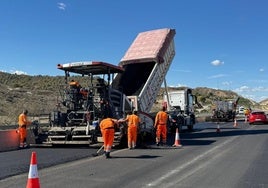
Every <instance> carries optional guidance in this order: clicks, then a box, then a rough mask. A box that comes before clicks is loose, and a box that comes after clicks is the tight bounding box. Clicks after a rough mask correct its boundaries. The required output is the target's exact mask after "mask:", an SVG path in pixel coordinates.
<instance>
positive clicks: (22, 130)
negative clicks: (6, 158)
mask: <svg viewBox="0 0 268 188" xmlns="http://www.w3.org/2000/svg"><path fill="white" fill-rule="evenodd" d="M18 124H19V136H20V148H25V147H27V143H26V137H27V129H26V128H27V125H30V124H31V121H28V120H27V115H26V114H25V113H21V114H20V115H19V122H18Z"/></svg>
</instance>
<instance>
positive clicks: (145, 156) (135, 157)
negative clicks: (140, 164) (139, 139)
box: [112, 155, 162, 159]
mask: <svg viewBox="0 0 268 188" xmlns="http://www.w3.org/2000/svg"><path fill="white" fill-rule="evenodd" d="M158 157H162V156H158V155H138V156H112V159H121V158H131V159H154V158H158Z"/></svg>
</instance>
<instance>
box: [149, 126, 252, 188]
mask: <svg viewBox="0 0 268 188" xmlns="http://www.w3.org/2000/svg"><path fill="white" fill-rule="evenodd" d="M253 127H255V126H252V127H249V128H248V129H252V128H253ZM248 129H246V130H248ZM238 137H239V135H237V136H233V137H232V138H231V139H228V140H226V141H224V142H222V143H221V144H219V145H217V146H215V147H213V148H211V149H210V150H208V151H206V152H205V153H203V154H200V155H198V156H196V157H195V158H194V159H193V160H190V161H188V162H187V163H185V164H183V165H182V166H179V167H178V168H175V169H174V170H172V171H170V172H169V173H167V174H165V175H164V176H162V177H159V178H158V179H157V180H155V181H153V182H151V183H148V184H147V185H146V186H145V187H154V186H159V185H161V184H162V183H163V184H164V185H165V187H174V186H175V185H177V184H178V183H179V182H180V181H182V180H183V179H185V178H187V177H189V176H190V175H192V174H194V173H195V172H196V171H198V170H200V169H201V168H203V167H204V166H206V165H207V164H209V163H210V161H209V160H207V161H206V162H202V163H198V161H201V160H202V159H205V158H206V157H208V156H209V155H211V154H213V159H215V158H216V157H217V156H219V155H220V154H222V153H223V152H226V151H227V150H220V152H219V151H217V150H219V149H220V148H221V147H224V146H225V145H227V144H229V143H231V142H233V141H234V140H235V139H236V138H238ZM194 163H197V164H198V166H195V169H193V170H191V171H189V172H187V173H183V176H180V177H178V176H177V177H176V181H174V182H170V181H169V183H167V181H166V179H168V178H170V177H171V176H173V175H175V174H176V173H178V172H181V171H182V170H184V169H186V168H187V167H189V166H190V165H193V164H194Z"/></svg>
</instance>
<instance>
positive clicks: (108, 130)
mask: <svg viewBox="0 0 268 188" xmlns="http://www.w3.org/2000/svg"><path fill="white" fill-rule="evenodd" d="M117 125H118V121H117V119H113V118H105V119H103V120H101V122H100V129H101V134H102V138H103V142H104V143H103V145H104V152H105V156H106V158H111V156H110V152H111V150H112V145H113V142H114V132H115V128H116V126H117Z"/></svg>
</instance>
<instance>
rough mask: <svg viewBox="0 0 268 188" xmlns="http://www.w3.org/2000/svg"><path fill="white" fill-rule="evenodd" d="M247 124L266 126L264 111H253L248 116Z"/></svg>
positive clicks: (267, 121)
mask: <svg viewBox="0 0 268 188" xmlns="http://www.w3.org/2000/svg"><path fill="white" fill-rule="evenodd" d="M248 122H249V124H266V123H268V120H267V115H266V114H265V112H264V111H253V112H251V113H250V114H249V116H248Z"/></svg>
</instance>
